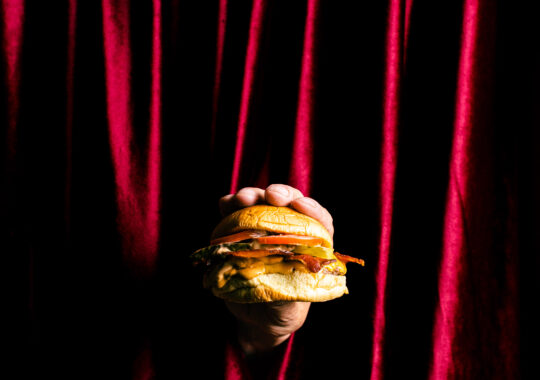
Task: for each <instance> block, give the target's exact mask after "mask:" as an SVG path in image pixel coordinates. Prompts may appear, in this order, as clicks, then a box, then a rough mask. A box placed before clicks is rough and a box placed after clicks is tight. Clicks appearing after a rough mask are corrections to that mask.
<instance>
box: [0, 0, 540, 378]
mask: <svg viewBox="0 0 540 380" xmlns="http://www.w3.org/2000/svg"><path fill="white" fill-rule="evenodd" d="M0 5H1V6H0V15H1V20H2V23H1V31H0V33H1V34H0V36H1V41H2V45H1V46H2V47H1V52H0V53H1V54H0V57H1V59H0V78H1V79H0V86H1V87H0V93H1V97H2V101H1V102H0V107H1V108H0V114H1V125H2V133H1V135H0V136H1V137H0V139H1V140H0V141H1V144H2V156H1V160H2V167H1V170H2V175H1V177H2V185H1V189H0V194H1V197H0V199H1V203H0V205H1V209H0V219H1V223H2V224H1V231H0V233H1V237H2V240H1V243H0V250H1V251H2V253H3V254H4V257H5V258H7V259H9V260H6V261H5V265H6V267H5V272H10V273H16V276H15V279H14V280H10V281H9V286H10V288H13V289H17V290H22V292H13V293H17V296H13V297H12V298H10V300H13V304H14V307H13V308H11V309H12V310H17V311H19V310H20V311H21V315H20V316H19V315H17V318H16V319H17V321H19V322H20V321H21V320H23V321H24V324H23V329H22V330H18V329H17V330H15V332H16V339H15V340H14V342H13V344H12V350H11V351H12V352H13V353H15V354H17V356H18V357H20V358H22V359H23V361H24V365H22V366H19V367H18V371H19V373H20V374H21V375H34V376H38V377H43V375H44V374H51V375H54V376H55V377H56V378H58V377H66V378H115V379H120V378H122V379H141V380H142V379H151V378H156V379H161V378H165V379H169V378H182V377H181V376H182V375H185V373H186V371H189V370H193V369H194V370H195V371H198V372H199V374H200V377H201V378H220V377H223V376H225V375H226V376H227V377H228V378H230V379H232V378H246V377H248V376H249V375H248V374H247V372H249V366H250V364H249V363H246V362H245V360H244V358H242V355H241V354H240V353H239V352H238V350H237V349H235V347H234V339H233V335H234V321H232V320H231V317H230V316H229V314H228V313H227V311H226V310H225V308H224V307H223V305H222V304H221V302H219V300H216V299H214V297H212V296H211V295H209V294H208V292H207V291H205V290H204V289H201V274H200V273H198V272H196V271H194V270H193V269H192V268H191V265H190V263H189V261H188V260H187V255H188V254H189V252H191V251H193V250H195V249H197V248H200V247H201V246H203V245H205V244H207V242H208V236H209V233H210V231H211V229H212V227H213V226H214V225H215V223H216V222H217V220H218V219H219V214H218V209H217V200H218V198H219V197H220V196H222V195H224V194H227V193H229V192H234V191H236V190H238V189H240V188H241V187H244V186H259V187H264V186H266V185H268V184H270V183H288V184H291V185H292V186H295V187H297V188H299V189H300V190H301V191H303V192H304V194H306V195H310V196H312V197H314V198H316V199H317V200H319V201H320V202H321V203H322V204H323V205H324V206H325V207H326V208H328V209H329V211H330V212H331V213H332V215H333V217H334V224H335V229H336V234H335V246H336V249H337V250H338V251H340V252H343V253H345V254H349V255H353V256H357V257H362V258H363V259H365V261H366V266H365V267H364V268H354V267H350V268H349V273H348V286H349V290H350V294H349V295H347V296H344V297H342V298H340V299H338V300H335V301H331V302H328V303H322V304H315V305H313V306H312V309H311V311H310V315H309V317H308V321H307V323H306V325H305V326H304V327H303V328H302V329H301V330H299V331H298V332H297V333H296V334H295V335H294V339H293V340H290V341H289V342H288V343H287V344H286V347H282V348H280V351H278V353H277V356H275V357H272V358H268V360H267V362H269V363H273V364H271V366H272V369H271V370H269V373H272V376H274V377H275V378H281V379H292V378H318V377H317V376H319V377H320V376H323V375H326V376H332V378H357V379H371V380H382V379H396V378H403V377H404V376H407V377H408V378H414V379H436V380H439V379H521V378H523V379H530V378H538V377H539V376H540V374H539V370H538V368H537V366H536V365H535V360H534V359H535V358H536V356H537V350H536V347H537V345H538V344H537V342H538V338H539V334H538V326H537V325H538V323H537V321H538V320H539V317H540V316H539V314H538V312H537V311H536V310H537V308H536V303H537V302H536V300H537V299H538V290H539V289H540V287H539V276H538V274H539V273H538V267H539V264H540V262H539V251H540V245H539V240H538V237H537V232H538V231H540V223H539V222H538V217H537V215H538V214H539V212H540V203H539V197H538V194H540V152H539V147H540V146H539V143H540V132H539V131H540V129H539V127H540V114H539V111H538V110H539V104H540V92H539V91H538V88H540V52H539V46H540V30H539V27H538V23H537V20H536V18H537V17H536V15H535V13H534V12H532V9H530V7H531V4H530V3H529V2H521V1H505V0H498V1H488V0H462V1H444V2H443V1H440V2H439V1H418V0H417V1H413V0H388V1H372V2H348V3H347V4H345V3H343V2H335V1H334V2H332V1H325V0H304V1H294V2H291V1H271V0H250V1H247V0H242V1H227V0H219V1H212V2H205V1H199V2H197V1H183V0H171V1H163V0H153V1H134V0H131V1H129V0H102V1H77V0H65V1H54V2H45V1H41V2H40V1H30V0H26V1H24V0H1V2H0ZM13 268H16V269H17V270H16V271H13V270H12V269H13ZM19 269H20V271H19ZM21 293H22V295H21ZM186 348H187V351H186ZM19 354H20V355H19ZM263 361H264V360H263ZM260 363H262V362H259V364H260ZM259 364H258V365H259ZM251 365H253V363H252V364H251ZM242 368H243V369H242ZM246 368H247V369H246ZM205 376H206V377H205Z"/></svg>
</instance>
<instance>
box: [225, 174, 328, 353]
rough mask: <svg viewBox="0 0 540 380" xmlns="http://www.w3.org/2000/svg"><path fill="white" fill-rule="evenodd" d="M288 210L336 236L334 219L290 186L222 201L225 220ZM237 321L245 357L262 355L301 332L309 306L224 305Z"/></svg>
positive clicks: (253, 191)
mask: <svg viewBox="0 0 540 380" xmlns="http://www.w3.org/2000/svg"><path fill="white" fill-rule="evenodd" d="M263 203H266V204H270V205H273V206H288V207H291V208H293V209H295V210H297V211H299V212H301V213H303V214H306V215H308V216H311V217H312V218H314V219H317V220H318V221H319V222H321V224H322V225H323V226H325V228H326V229H327V230H328V232H330V235H331V236H333V233H334V227H333V224H332V216H331V215H330V213H329V212H328V210H326V209H325V208H324V207H322V206H321V205H320V204H319V203H318V202H317V201H315V200H314V199H312V198H309V197H304V196H303V194H302V193H301V192H300V191H299V190H298V189H295V188H293V187H291V186H288V185H282V184H273V185H270V186H268V187H267V188H266V189H264V190H263V189H260V188H256V187H245V188H243V189H240V190H239V191H238V192H237V193H236V194H229V195H226V196H224V197H222V198H221V199H220V201H219V206H220V211H221V213H222V215H223V216H225V215H228V214H230V213H231V212H233V211H235V210H238V209H241V208H244V207H249V206H253V205H255V204H263ZM225 303H226V305H227V308H228V309H229V310H230V311H231V313H232V314H233V315H234V316H235V317H236V318H237V320H238V340H239V343H240V345H241V347H242V349H243V350H244V352H245V353H246V354H248V355H249V354H253V353H256V352H263V351H268V350H270V349H272V348H273V347H276V346H278V345H279V344H281V343H283V342H284V341H285V340H287V339H288V338H289V337H290V335H291V334H292V333H293V332H295V331H296V330H298V329H299V328H300V327H302V325H303V324H304V321H305V320H306V317H307V314H308V311H309V307H310V303H309V302H269V303H255V304H241V303H234V302H229V301H225Z"/></svg>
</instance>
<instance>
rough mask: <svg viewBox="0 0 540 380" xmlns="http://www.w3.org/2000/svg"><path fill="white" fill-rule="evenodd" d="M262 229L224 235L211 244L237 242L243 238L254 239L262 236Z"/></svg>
mask: <svg viewBox="0 0 540 380" xmlns="http://www.w3.org/2000/svg"><path fill="white" fill-rule="evenodd" d="M261 233H262V232H261V231H256V230H246V231H240V232H237V233H235V234H232V235H227V236H223V237H220V238H216V239H214V240H212V241H210V245H217V244H224V243H237V242H239V241H242V240H248V239H253V238H256V237H258V236H261Z"/></svg>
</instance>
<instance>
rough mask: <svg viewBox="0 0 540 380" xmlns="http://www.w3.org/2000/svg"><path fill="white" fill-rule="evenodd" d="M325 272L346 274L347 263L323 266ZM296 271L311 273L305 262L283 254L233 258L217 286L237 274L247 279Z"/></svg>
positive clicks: (221, 273)
mask: <svg viewBox="0 0 540 380" xmlns="http://www.w3.org/2000/svg"><path fill="white" fill-rule="evenodd" d="M321 270H323V271H324V272H327V273H332V274H339V275H344V274H345V273H346V271H347V268H346V266H345V264H343V263H342V262H341V261H339V260H336V261H334V262H332V263H329V264H327V265H325V266H324V267H323V269H321ZM294 271H298V272H305V273H310V272H309V270H308V269H307V268H306V266H305V265H304V264H302V263H301V262H299V261H283V257H281V256H266V257H258V258H237V257H236V258H232V259H231V260H229V261H228V262H227V263H226V264H225V265H223V266H222V267H221V268H220V269H219V271H218V273H217V275H216V279H217V281H216V282H217V283H216V285H217V287H218V288H222V287H223V286H225V284H226V283H227V281H228V280H229V278H231V277H232V276H235V275H239V276H242V277H243V278H245V279H246V280H251V279H252V278H254V277H257V276H260V275H262V274H269V273H281V274H289V273H292V272H294Z"/></svg>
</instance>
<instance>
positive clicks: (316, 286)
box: [191, 205, 364, 303]
mask: <svg viewBox="0 0 540 380" xmlns="http://www.w3.org/2000/svg"><path fill="white" fill-rule="evenodd" d="M191 259H192V260H193V262H194V264H195V265H199V266H203V268H204V274H203V286H204V287H205V288H208V289H211V291H212V293H213V294H214V295H215V296H217V297H219V298H222V299H225V300H228V301H233V302H239V303H255V302H273V301H307V302H322V301H328V300H331V299H335V298H338V297H341V296H342V295H343V294H348V289H347V285H346V279H345V274H346V272H347V267H346V264H347V263H349V262H353V263H357V264H360V265H364V261H363V260H361V259H357V258H355V257H351V256H347V255H342V254H340V253H338V252H335V251H334V249H333V240H332V236H331V235H330V233H329V232H328V230H326V228H325V227H324V226H323V225H322V224H321V223H319V222H318V221H317V220H315V219H313V218H311V217H309V216H307V215H304V214H302V213H300V212H297V211H295V210H293V209H291V208H288V207H276V206H270V205H256V206H252V207H247V208H243V209H240V210H238V211H236V212H234V213H232V214H230V215H228V216H226V217H225V218H224V219H222V220H221V222H219V224H218V225H217V226H216V228H215V229H214V231H213V232H212V235H211V241H210V245H209V246H207V247H204V248H201V249H199V250H197V251H195V252H194V253H192V254H191Z"/></svg>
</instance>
